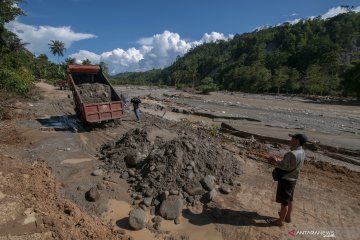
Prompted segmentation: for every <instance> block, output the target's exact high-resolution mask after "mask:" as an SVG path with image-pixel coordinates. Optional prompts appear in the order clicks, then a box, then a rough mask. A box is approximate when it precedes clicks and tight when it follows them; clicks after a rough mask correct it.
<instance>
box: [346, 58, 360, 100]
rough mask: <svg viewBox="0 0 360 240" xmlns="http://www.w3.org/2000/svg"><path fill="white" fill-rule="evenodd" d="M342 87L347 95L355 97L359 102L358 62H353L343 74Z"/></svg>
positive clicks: (359, 72)
mask: <svg viewBox="0 0 360 240" xmlns="http://www.w3.org/2000/svg"><path fill="white" fill-rule="evenodd" d="M344 87H345V93H346V94H347V95H355V96H356V97H357V98H358V99H359V100H360V60H355V61H353V62H352V63H351V65H350V66H349V67H348V68H347V70H346V71H345V73H344Z"/></svg>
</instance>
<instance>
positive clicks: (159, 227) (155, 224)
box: [153, 222, 161, 231]
mask: <svg viewBox="0 0 360 240" xmlns="http://www.w3.org/2000/svg"><path fill="white" fill-rule="evenodd" d="M153 227H154V229H155V230H156V231H161V223H159V222H158V223H154V225H153Z"/></svg>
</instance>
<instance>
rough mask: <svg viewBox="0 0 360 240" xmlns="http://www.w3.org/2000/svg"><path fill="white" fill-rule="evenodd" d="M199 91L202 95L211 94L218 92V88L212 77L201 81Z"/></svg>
mask: <svg viewBox="0 0 360 240" xmlns="http://www.w3.org/2000/svg"><path fill="white" fill-rule="evenodd" d="M197 90H199V91H201V93H202V94H209V93H210V92H213V91H216V90H218V86H217V85H216V83H214V81H213V79H212V78H211V77H206V78H204V79H203V80H201V84H200V85H199V86H198V87H197Z"/></svg>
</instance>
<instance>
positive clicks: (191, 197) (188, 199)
mask: <svg viewBox="0 0 360 240" xmlns="http://www.w3.org/2000/svg"><path fill="white" fill-rule="evenodd" d="M186 200H187V201H188V202H189V203H193V202H194V200H195V199H194V197H193V196H188V197H187V198H186Z"/></svg>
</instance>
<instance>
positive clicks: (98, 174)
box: [91, 169, 104, 176]
mask: <svg viewBox="0 0 360 240" xmlns="http://www.w3.org/2000/svg"><path fill="white" fill-rule="evenodd" d="M103 173H104V170H102V169H96V170H94V171H93V172H92V173H91V175H93V176H100V175H102V174H103Z"/></svg>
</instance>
